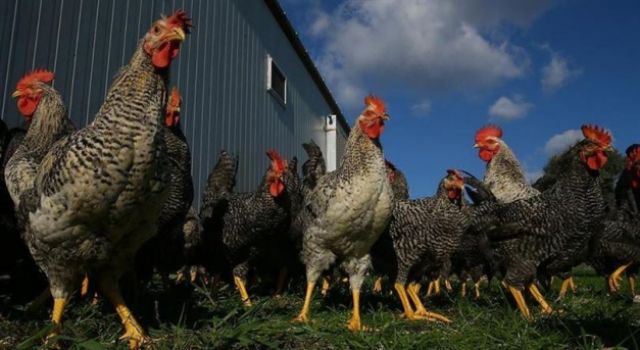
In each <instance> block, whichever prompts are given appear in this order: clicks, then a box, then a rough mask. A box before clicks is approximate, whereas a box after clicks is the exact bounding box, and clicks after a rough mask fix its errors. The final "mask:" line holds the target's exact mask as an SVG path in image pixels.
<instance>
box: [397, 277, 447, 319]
mask: <svg viewBox="0 0 640 350" xmlns="http://www.w3.org/2000/svg"><path fill="white" fill-rule="evenodd" d="M419 291H420V284H419V283H411V284H409V288H407V294H409V297H410V298H411V301H413V305H415V306H416V311H415V313H414V315H415V316H416V317H419V318H420V319H424V320H428V321H441V322H445V323H451V320H450V319H449V318H447V317H445V316H443V315H440V314H437V313H435V312H429V311H427V309H426V308H425V307H424V305H423V304H422V301H421V300H420V295H419V294H418V292H419Z"/></svg>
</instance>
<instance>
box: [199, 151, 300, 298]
mask: <svg viewBox="0 0 640 350" xmlns="http://www.w3.org/2000/svg"><path fill="white" fill-rule="evenodd" d="M223 155H224V154H223ZM267 155H268V156H269V158H270V160H271V165H270V166H269V168H268V169H267V171H266V173H265V176H264V178H263V180H262V183H261V184H260V185H259V187H258V189H257V190H256V191H254V192H247V193H228V192H227V191H228V186H226V185H224V183H230V182H231V181H229V180H226V181H223V179H224V178H225V176H224V175H225V174H226V175H227V176H228V175H229V174H231V173H235V169H234V171H233V172H232V171H230V170H231V168H230V167H229V166H227V164H230V163H231V162H228V161H225V160H222V159H221V160H220V161H219V162H218V165H216V167H215V168H214V173H212V174H211V175H210V177H209V180H210V181H209V184H211V185H215V188H219V189H222V190H223V191H224V192H223V193H220V194H215V193H212V192H214V191H213V189H214V188H209V187H207V189H206V190H205V193H206V195H205V201H207V202H206V203H204V204H203V211H202V213H201V219H202V223H203V228H204V230H205V232H204V234H205V235H206V236H208V237H211V238H213V239H211V238H209V239H207V242H206V244H207V245H213V246H214V247H216V246H219V247H221V251H219V253H221V254H222V256H223V257H224V259H225V264H224V265H223V266H224V267H227V268H230V270H231V274H232V276H233V281H234V283H235V285H236V287H237V288H238V291H239V292H240V296H241V298H242V301H243V302H244V303H245V305H247V306H249V305H251V299H250V298H249V293H248V292H247V288H246V283H247V275H248V273H249V271H250V270H251V269H252V268H253V267H256V266H255V263H256V261H262V262H264V261H271V262H274V259H275V258H276V257H277V256H278V255H282V254H281V252H280V251H279V250H278V247H277V244H275V245H276V246H275V247H274V242H280V241H281V239H282V238H283V237H287V232H288V229H289V225H290V224H291V205H292V196H291V194H290V193H289V189H288V188H287V184H286V182H285V180H286V176H285V173H286V172H288V170H289V169H288V167H287V162H286V161H285V160H284V159H282V157H280V155H279V154H278V153H277V152H276V151H273V150H271V151H268V152H267ZM234 168H235V167H234ZM217 171H220V172H221V173H222V174H220V175H218V173H217ZM219 183H223V185H222V186H219ZM209 198H215V200H210V199H209ZM214 249H215V248H214ZM266 257H269V258H274V259H268V258H266ZM218 272H223V273H224V272H226V271H225V270H222V271H218Z"/></svg>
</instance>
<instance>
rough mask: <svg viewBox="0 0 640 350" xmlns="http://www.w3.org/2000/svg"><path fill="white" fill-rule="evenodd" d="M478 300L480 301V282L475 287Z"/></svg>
mask: <svg viewBox="0 0 640 350" xmlns="http://www.w3.org/2000/svg"><path fill="white" fill-rule="evenodd" d="M473 288H474V292H475V297H476V299H480V281H478V282H476V283H475V284H474V285H473Z"/></svg>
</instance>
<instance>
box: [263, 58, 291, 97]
mask: <svg viewBox="0 0 640 350" xmlns="http://www.w3.org/2000/svg"><path fill="white" fill-rule="evenodd" d="M267 90H268V91H269V92H270V93H271V95H273V96H274V97H275V98H276V99H277V100H278V101H280V102H281V103H282V104H286V103H287V77H285V76H284V73H282V71H281V70H280V68H279V67H278V65H276V62H275V61H274V60H273V58H271V56H268V55H267Z"/></svg>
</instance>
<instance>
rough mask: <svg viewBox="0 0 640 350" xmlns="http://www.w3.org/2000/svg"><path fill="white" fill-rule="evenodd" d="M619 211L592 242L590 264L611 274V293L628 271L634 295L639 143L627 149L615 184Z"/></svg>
mask: <svg viewBox="0 0 640 350" xmlns="http://www.w3.org/2000/svg"><path fill="white" fill-rule="evenodd" d="M615 192H616V211H617V213H616V214H617V215H614V216H612V217H611V218H610V219H609V220H607V221H606V222H605V227H604V229H603V231H602V232H600V233H599V234H596V235H595V236H594V238H593V241H592V243H591V245H592V248H591V250H592V251H591V253H590V254H591V255H590V259H589V263H590V264H591V266H593V267H594V268H595V269H596V271H597V272H599V273H601V274H604V275H606V276H608V286H609V290H610V291H611V292H616V291H617V290H618V288H619V285H618V279H619V276H620V275H621V274H622V273H623V272H625V271H626V272H627V277H628V279H629V289H630V292H631V294H632V296H634V295H635V279H636V274H637V271H638V266H639V265H640V215H639V214H638V211H637V208H638V204H639V203H640V201H639V199H640V145H637V144H635V145H631V146H629V147H628V148H627V150H626V159H625V168H624V170H623V171H622V174H621V175H620V177H619V179H618V182H617V184H616V190H615Z"/></svg>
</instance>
